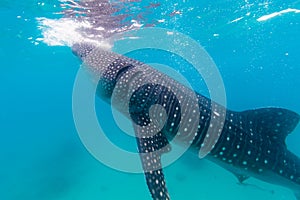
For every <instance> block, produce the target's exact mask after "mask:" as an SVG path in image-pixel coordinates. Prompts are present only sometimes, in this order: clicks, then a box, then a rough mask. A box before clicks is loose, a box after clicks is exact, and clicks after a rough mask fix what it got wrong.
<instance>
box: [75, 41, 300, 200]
mask: <svg viewBox="0 0 300 200" xmlns="http://www.w3.org/2000/svg"><path fill="white" fill-rule="evenodd" d="M72 50H73V53H74V54H75V55H76V56H78V57H79V58H80V59H81V60H82V61H83V66H84V67H85V68H86V69H88V71H89V72H90V73H91V74H92V75H93V76H95V77H96V78H97V80H99V82H98V86H97V93H98V95H99V97H101V98H102V99H104V100H107V101H108V102H110V100H111V98H112V95H113V93H114V95H115V96H116V97H120V98H119V99H117V100H118V101H115V102H117V103H116V105H114V106H116V108H117V109H118V110H119V111H120V112H123V113H126V112H129V114H130V116H129V117H130V118H131V120H132V124H133V126H134V129H135V133H136V140H137V145H138V150H139V152H140V154H141V156H140V157H141V161H142V166H143V169H144V171H145V177H146V182H147V185H148V188H149V191H150V193H151V195H152V198H153V199H156V200H166V199H170V196H169V193H168V191H167V187H166V182H165V178H164V174H163V169H162V163H161V156H162V154H164V153H168V152H169V151H172V149H171V145H170V144H169V141H170V140H172V139H173V138H174V137H176V136H178V135H180V137H179V143H182V144H188V145H189V149H190V150H191V151H194V152H195V153H196V155H198V152H199V150H200V148H201V147H203V146H204V141H205V138H209V137H210V136H209V135H207V131H208V129H209V128H214V127H218V126H219V125H222V129H217V128H216V130H215V133H216V134H219V139H218V141H217V143H216V144H215V145H213V146H212V150H211V151H209V152H208V155H207V156H206V158H207V159H209V160H211V161H213V162H215V163H217V164H218V165H220V166H222V167H224V168H225V169H227V170H229V171H230V172H232V173H234V174H235V175H236V176H237V178H238V180H239V181H240V182H243V181H245V180H246V179H247V178H248V177H255V178H257V179H260V180H263V181H266V182H269V183H272V184H277V185H282V186H284V187H287V188H290V189H291V190H292V191H293V192H294V193H295V195H296V197H297V199H298V200H300V159H299V158H298V157H297V156H296V155H294V154H293V153H292V152H290V151H289V150H288V149H287V146H286V144H285V139H286V137H287V135H288V134H289V133H290V132H292V131H293V130H294V128H295V127H296V126H297V124H298V122H299V119H300V116H299V115H298V114H297V113H295V112H293V111H290V110H287V109H283V108H259V109H253V110H246V111H242V112H235V111H231V110H228V109H226V108H224V107H223V106H221V105H219V104H217V103H215V102H213V101H211V100H210V99H209V98H207V97H204V96H202V95H201V94H199V93H197V92H195V91H192V90H191V89H190V88H187V87H185V86H183V85H182V84H180V83H179V82H177V81H175V80H173V79H172V78H170V77H168V76H167V75H165V74H162V73H160V72H159V71H157V70H155V69H153V68H152V67H151V66H148V65H146V64H144V63H141V62H139V61H136V60H133V59H130V58H127V57H125V56H121V55H118V54H115V53H112V52H107V51H103V50H101V49H99V48H95V47H94V46H93V45H90V44H76V45H74V46H73V48H72ZM132 88H135V89H134V90H132ZM130 91H133V93H132V92H130ZM121 97H128V98H121ZM194 97H196V98H194ZM128 100H129V110H123V109H124V105H125V104H126V103H127V104H128ZM156 104H158V105H160V106H161V107H163V108H164V110H165V112H166V115H167V118H166V120H165V122H164V124H163V126H162V127H163V128H162V129H161V130H159V131H157V134H155V135H148V133H149V131H151V130H148V129H147V127H149V126H148V125H149V124H150V123H151V122H152V123H154V122H155V121H156V123H158V125H159V124H160V123H161V119H160V118H159V115H157V116H156V118H152V119H151V118H150V114H149V110H150V108H151V107H152V106H153V105H156ZM195 106H196V107H197V108H199V112H198V114H197V116H196V115H195V114H194V113H195V112H194V108H195ZM183 107H184V109H183ZM158 112H159V111H158ZM152 117H153V116H152ZM194 118H198V119H199V120H198V121H197V122H196V121H195V120H193V119H194ZM221 118H223V119H224V120H223V121H222V120H221ZM185 119H186V120H185ZM212 119H214V123H212ZM218 119H220V120H218ZM182 121H184V123H182ZM195 123H196V124H195ZM195 125H196V130H195V131H191V129H190V127H191V126H193V127H195ZM179 130H180V131H179Z"/></svg>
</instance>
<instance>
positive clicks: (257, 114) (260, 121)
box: [237, 108, 300, 145]
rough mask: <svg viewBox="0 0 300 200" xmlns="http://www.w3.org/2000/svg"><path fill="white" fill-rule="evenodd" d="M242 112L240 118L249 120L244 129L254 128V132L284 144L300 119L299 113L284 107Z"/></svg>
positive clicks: (244, 120) (244, 124)
mask: <svg viewBox="0 0 300 200" xmlns="http://www.w3.org/2000/svg"><path fill="white" fill-rule="evenodd" d="M240 114H241V115H240V116H239V117H240V118H241V119H239V120H242V121H243V122H247V123H243V125H242V128H243V129H246V130H248V129H252V131H253V133H254V134H261V135H262V136H264V137H267V138H268V139H270V140H272V141H274V142H276V143H278V144H284V145H285V139H286V137H287V135H288V134H289V133H290V132H292V131H293V130H294V128H295V127H296V126H297V124H298V122H299V119H300V116H299V115H298V114H297V113H295V112H293V111H290V110H287V109H283V108H260V109H255V110H246V111H243V112H241V113H240ZM237 116H238V115H237ZM237 120H238V119H237Z"/></svg>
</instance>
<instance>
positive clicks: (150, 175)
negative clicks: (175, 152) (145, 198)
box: [134, 126, 171, 200]
mask: <svg viewBox="0 0 300 200" xmlns="http://www.w3.org/2000/svg"><path fill="white" fill-rule="evenodd" d="M134 129H135V134H136V140H137V145H138V150H139V153H140V158H141V161H142V166H143V170H144V174H145V178H146V182H147V185H148V189H149V191H150V193H151V196H152V198H153V199H158V200H160V199H162V200H169V199H170V196H169V193H168V190H167V187H166V182H165V178H164V174H163V170H162V164H161V155H162V154H163V153H166V152H168V151H170V150H171V149H170V145H169V142H168V140H167V138H166V137H165V136H164V134H163V133H162V132H159V133H157V134H155V135H153V136H147V137H144V136H143V135H142V134H141V130H140V129H139V127H138V126H135V127H134Z"/></svg>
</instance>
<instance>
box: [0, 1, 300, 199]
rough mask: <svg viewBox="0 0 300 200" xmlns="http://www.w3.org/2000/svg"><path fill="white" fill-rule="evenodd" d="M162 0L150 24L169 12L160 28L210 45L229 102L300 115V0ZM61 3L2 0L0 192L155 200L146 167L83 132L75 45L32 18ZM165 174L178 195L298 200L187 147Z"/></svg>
mask: <svg viewBox="0 0 300 200" xmlns="http://www.w3.org/2000/svg"><path fill="white" fill-rule="evenodd" d="M143 3H145V5H146V4H147V3H149V2H146V1H145V2H144V1H143ZM160 3H161V5H160V6H159V7H157V8H155V9H153V10H152V11H151V12H152V13H150V14H148V18H147V19H146V21H149V22H151V21H152V20H153V19H165V21H164V22H163V23H159V24H157V25H156V26H157V27H163V28H169V29H174V30H177V31H180V32H181V33H184V34H186V35H188V36H190V37H192V38H193V39H194V40H196V41H197V42H199V43H200V44H201V45H202V46H203V47H204V48H205V49H206V51H207V52H208V53H209V54H210V56H211V57H212V58H213V60H214V61H215V63H216V65H217V67H218V69H219V71H220V73H221V75H222V78H223V81H224V85H225V89H226V96H227V106H228V107H229V108H230V109H233V110H237V111H240V110H245V109H251V108H258V107H267V106H276V107H284V108H288V109H291V110H293V111H295V112H297V113H300V103H299V102H300V94H299V88H298V87H299V86H300V67H299V63H300V57H299V47H300V37H299V35H300V24H299V23H300V13H299V12H300V11H299V10H297V9H300V2H299V1H277V2H275V1H274V2H273V1H250V0H249V1H213V2H210V1H181V2H179V3H174V2H173V1H165V2H160ZM59 4H60V3H59V2H56V1H26V2H23V1H19V2H18V1H14V2H11V1H6V0H2V1H1V2H0V17H1V21H0V23H1V26H0V36H1V38H0V44H1V46H0V47H1V48H0V59H1V61H2V65H1V73H0V89H1V94H2V95H1V98H0V103H1V112H0V127H1V136H2V139H1V140H0V152H1V156H0V163H1V166H0V199H4V200H18V199H26V200H27V199H28V200H29V199H30V200H35V199H40V200H42V199H43V200H50V199H58V200H67V199H70V200H71V199H72V200H82V199H150V195H149V193H148V189H147V187H146V184H145V180H144V177H143V175H142V174H130V173H123V172H119V171H117V170H113V169H110V168H109V167H106V166H105V165H103V164H101V163H100V162H98V161H97V160H96V159H95V158H93V157H92V155H90V154H89V153H88V151H87V150H86V149H85V147H84V146H83V145H82V143H81V141H80V139H79V137H78V134H77V131H76V128H75V125H74V122H73V116H72V90H73V84H74V80H75V77H76V73H77V70H78V68H79V65H80V63H79V61H78V59H77V58H76V57H75V56H73V55H72V53H71V51H70V48H69V47H67V46H50V45H48V44H46V43H43V42H42V41H40V40H39V39H37V38H42V37H43V36H42V33H41V30H39V29H38V26H39V24H38V22H37V20H36V18H37V17H48V18H58V15H54V14H53V12H56V11H58V10H59ZM54 5H56V7H54ZM289 8H290V10H287V9H289ZM173 11H178V14H175V15H174V16H173V14H171V13H172V12H173ZM276 12H277V14H276ZM272 13H273V14H274V13H275V15H273V17H272V16H269V14H272ZM263 16H269V18H268V17H267V18H260V17H263ZM259 19H265V20H259ZM138 56H140V57H141V56H142V55H137V57H138ZM142 59H143V58H142V57H141V60H142ZM152 59H153V58H152ZM157 59H160V58H159V57H158V58H157ZM187 71H188V70H187ZM187 73H188V72H187ZM192 76H193V74H190V77H192ZM185 77H186V78H187V79H188V78H189V74H185ZM192 84H197V80H194V82H193V81H192ZM103 110H104V111H105V112H107V116H108V117H106V118H104V119H99V121H101V123H103V124H106V126H107V127H110V128H111V130H113V131H118V129H117V128H115V127H114V126H115V124H114V123H113V122H112V121H113V118H112V117H111V114H110V107H109V106H107V107H105V108H103ZM118 134H122V133H121V132H119V133H118ZM114 140H118V138H114ZM117 142H118V143H120V146H122V145H123V146H126V145H127V143H125V144H124V143H122V141H120V140H118V141H117ZM299 142H300V127H299V126H298V127H297V128H296V129H295V131H294V132H293V133H292V134H291V135H289V136H288V138H287V145H288V148H289V149H290V150H291V151H293V152H294V153H295V154H297V155H298V156H300V148H299ZM130 144H131V143H130ZM128 148H129V149H134V148H135V147H128ZM108 153H109V152H108ZM165 176H166V181H167V185H168V189H169V192H170V194H171V197H172V199H174V200H176V199H177V200H181V199H206V200H215V199H243V200H244V199H245V200H250V199H254V198H255V199H257V200H258V199H264V200H266V199H272V200H290V199H291V200H292V199H294V196H293V194H292V192H291V191H290V190H288V189H286V188H282V187H278V186H274V185H271V184H267V183H263V182H260V181H258V180H255V179H252V178H251V179H249V180H247V185H240V184H238V183H237V180H236V179H235V177H234V176H233V175H232V174H230V173H229V172H227V171H225V170H223V169H222V168H220V167H218V166H216V165H214V164H212V163H210V162H208V161H206V160H199V159H198V158H196V157H195V156H194V155H190V154H189V153H187V154H185V155H184V156H183V157H182V158H181V159H179V160H178V161H176V162H175V163H173V164H172V165H171V166H169V167H167V168H166V169H165Z"/></svg>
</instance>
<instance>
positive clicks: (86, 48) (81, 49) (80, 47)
mask: <svg viewBox="0 0 300 200" xmlns="http://www.w3.org/2000/svg"><path fill="white" fill-rule="evenodd" d="M95 48H96V46H95V45H93V44H91V43H76V44H74V45H73V46H72V52H73V54H74V55H75V56H77V57H78V58H80V59H81V60H83V59H84V58H85V57H87V55H88V54H90V53H91V51H92V50H93V49H95Z"/></svg>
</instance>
